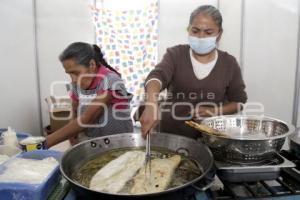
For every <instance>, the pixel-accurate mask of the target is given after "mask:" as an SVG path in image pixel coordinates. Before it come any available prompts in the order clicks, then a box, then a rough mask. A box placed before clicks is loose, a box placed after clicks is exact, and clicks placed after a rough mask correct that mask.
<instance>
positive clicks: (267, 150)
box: [201, 115, 295, 164]
mask: <svg viewBox="0 0 300 200" xmlns="http://www.w3.org/2000/svg"><path fill="white" fill-rule="evenodd" d="M201 123H202V124H206V125H207V126H209V127H211V128H214V129H216V130H219V131H221V132H223V133H225V134H227V135H228V138H224V137H218V136H213V135H209V134H206V133H203V134H202V135H203V138H202V139H203V141H204V143H206V144H207V145H208V146H209V147H210V149H211V151H212V153H213V154H214V157H215V159H216V160H221V161H226V162H233V163H240V164H243V163H245V164H247V163H254V162H261V161H263V160H265V159H269V158H270V157H272V156H273V155H274V154H275V153H276V151H279V150H280V149H281V148H282V146H283V144H284V142H285V138H286V136H288V135H289V134H291V133H293V132H294V130H295V128H294V126H292V125H288V124H287V123H285V122H283V121H281V120H278V119H275V118H271V117H266V116H249V115H224V116H218V117H211V118H206V119H205V120H203V121H202V122H201Z"/></svg>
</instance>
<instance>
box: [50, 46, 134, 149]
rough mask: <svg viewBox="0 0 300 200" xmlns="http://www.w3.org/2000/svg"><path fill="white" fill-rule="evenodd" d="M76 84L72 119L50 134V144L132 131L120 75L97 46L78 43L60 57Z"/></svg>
mask: <svg viewBox="0 0 300 200" xmlns="http://www.w3.org/2000/svg"><path fill="white" fill-rule="evenodd" d="M59 59H60V61H61V62H62V65H63V67H64V69H65V72H66V73H67V74H69V75H70V77H71V80H72V84H71V86H72V87H71V91H70V97H71V99H72V107H73V115H72V117H73V118H72V120H71V121H70V122H69V123H68V124H67V125H66V126H64V127H62V128H61V129H59V130H57V131H55V132H54V133H52V134H51V135H49V136H47V140H46V142H47V146H48V147H51V146H53V145H55V144H57V143H59V142H62V141H64V140H67V139H70V141H71V143H76V142H78V141H79V142H80V141H83V140H86V139H91V138H92V137H99V136H104V135H111V134H117V133H125V132H132V131H133V126H132V120H131V118H130V110H129V102H130V99H131V96H130V95H129V94H128V93H127V91H126V88H125V85H124V83H123V81H122V79H121V77H120V74H119V73H118V72H117V71H116V70H115V69H113V68H112V67H111V66H109V65H108V64H107V62H106V61H105V60H104V58H103V54H102V52H101V50H100V48H99V47H98V46H97V45H91V44H88V43H83V42H76V43H72V44H71V45H69V46H68V47H67V48H66V49H65V50H64V51H63V52H62V54H61V55H60V57H59Z"/></svg>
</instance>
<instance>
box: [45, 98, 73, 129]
mask: <svg viewBox="0 0 300 200" xmlns="http://www.w3.org/2000/svg"><path fill="white" fill-rule="evenodd" d="M45 100H46V102H47V104H48V111H49V116H50V129H51V132H54V131H56V130H58V129H60V128H62V127H63V126H65V125H66V124H67V123H68V122H69V121H70V119H71V114H72V112H71V111H72V100H71V99H70V98H56V97H53V96H50V97H47V98H46V99H45Z"/></svg>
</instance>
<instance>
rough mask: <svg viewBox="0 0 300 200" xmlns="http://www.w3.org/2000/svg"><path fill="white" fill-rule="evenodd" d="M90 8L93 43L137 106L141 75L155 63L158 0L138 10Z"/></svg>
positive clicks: (140, 94)
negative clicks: (121, 79)
mask: <svg viewBox="0 0 300 200" xmlns="http://www.w3.org/2000/svg"><path fill="white" fill-rule="evenodd" d="M123 2H125V1H123ZM91 9H92V14H93V20H94V23H95V27H96V40H97V44H98V45H99V46H100V47H101V49H102V51H103V53H104V55H105V59H106V60H107V62H108V63H109V64H110V65H111V66H113V67H114V68H115V69H116V70H118V71H119V72H120V73H121V75H122V78H123V79H124V80H125V84H126V87H127V89H128V92H130V93H132V94H133V95H134V97H133V100H132V104H133V105H137V104H138V102H139V101H140V100H141V99H142V96H143V94H144V81H145V78H146V77H147V75H148V74H149V72H150V71H151V70H152V69H153V68H154V66H155V64H156V63H157V53H158V47H157V43H158V0H150V1H149V0H148V3H147V4H146V5H145V6H144V7H143V8H140V9H131V10H130V9H128V10H113V9H108V8H105V4H99V5H97V6H91Z"/></svg>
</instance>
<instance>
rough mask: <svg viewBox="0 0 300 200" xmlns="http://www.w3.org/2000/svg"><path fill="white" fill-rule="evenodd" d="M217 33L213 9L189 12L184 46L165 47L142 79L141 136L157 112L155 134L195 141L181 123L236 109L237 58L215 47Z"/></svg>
mask: <svg viewBox="0 0 300 200" xmlns="http://www.w3.org/2000/svg"><path fill="white" fill-rule="evenodd" d="M222 31H223V29H222V16H221V14H220V12H219V10H218V9H216V8H215V7H213V6H210V5H205V6H200V7H198V8H197V9H196V10H194V11H193V12H192V14H191V16H190V20H189V26H188V43H189V44H188V45H178V46H174V47H171V48H168V49H167V52H166V54H165V55H164V57H163V59H162V61H161V62H160V63H159V64H157V65H156V67H155V69H154V70H152V71H151V72H150V74H149V75H148V77H147V79H146V83H145V90H146V106H145V110H144V112H143V114H142V116H141V118H140V122H141V125H142V134H143V136H145V135H146V134H147V133H149V131H150V130H151V129H152V128H153V127H154V126H155V125H156V124H157V122H158V110H160V113H161V121H160V122H161V123H160V126H159V129H160V130H159V131H161V132H169V133H175V134H180V135H185V136H188V137H192V138H197V137H198V136H199V134H198V133H197V131H195V130H194V129H192V128H190V127H187V126H186V125H185V124H184V121H185V120H188V119H191V118H193V117H197V118H199V117H209V116H213V115H220V114H233V113H236V112H238V111H239V110H240V109H241V105H240V104H241V103H245V102H246V100H247V95H246V92H245V84H244V81H243V79H242V76H241V70H240V68H239V65H238V63H237V61H236V59H235V58H234V57H233V56H231V55H229V54H228V53H227V52H223V51H220V50H218V49H217V43H218V42H219V41H220V39H221V35H222ZM166 88H167V90H168V95H167V100H166V102H165V103H163V104H162V106H161V109H159V105H158V103H157V101H158V97H157V96H158V95H157V94H158V93H159V92H160V91H162V90H164V89H166ZM191 113H192V114H191Z"/></svg>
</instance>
